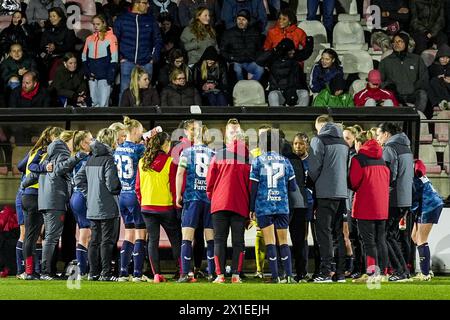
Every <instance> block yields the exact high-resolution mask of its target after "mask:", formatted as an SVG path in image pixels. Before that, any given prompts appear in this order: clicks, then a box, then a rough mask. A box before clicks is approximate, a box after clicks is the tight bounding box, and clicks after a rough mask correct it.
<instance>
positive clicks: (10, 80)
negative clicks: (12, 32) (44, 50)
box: [0, 43, 36, 90]
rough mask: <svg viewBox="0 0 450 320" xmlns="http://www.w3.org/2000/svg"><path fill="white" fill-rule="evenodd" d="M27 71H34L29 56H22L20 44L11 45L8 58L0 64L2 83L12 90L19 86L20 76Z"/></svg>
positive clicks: (34, 66)
mask: <svg viewBox="0 0 450 320" xmlns="http://www.w3.org/2000/svg"><path fill="white" fill-rule="evenodd" d="M28 71H36V63H35V62H34V60H33V59H32V58H31V57H30V56H28V55H26V54H24V52H23V51H22V45H21V44H19V43H16V44H12V45H11V47H10V50H9V57H8V58H6V59H5V60H3V62H2V63H1V64H0V72H1V79H2V83H3V84H4V85H5V86H6V87H7V88H9V89H10V90H13V89H14V88H16V87H18V86H20V82H21V81H22V76H23V75H24V74H25V73H26V72H28Z"/></svg>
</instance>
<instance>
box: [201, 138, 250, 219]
mask: <svg viewBox="0 0 450 320" xmlns="http://www.w3.org/2000/svg"><path fill="white" fill-rule="evenodd" d="M206 194H207V196H208V198H209V199H210V200H211V213H212V214H214V213H215V212H218V211H232V212H235V213H237V214H240V215H241V216H243V217H246V218H248V216H249V209H250V207H249V203H250V160H249V152H248V149H247V147H246V146H245V143H244V142H242V141H234V142H232V143H230V144H228V145H227V146H226V148H225V149H223V150H219V151H218V152H217V153H216V155H215V156H214V157H213V158H212V160H211V163H210V165H209V169H208V174H207V176H206Z"/></svg>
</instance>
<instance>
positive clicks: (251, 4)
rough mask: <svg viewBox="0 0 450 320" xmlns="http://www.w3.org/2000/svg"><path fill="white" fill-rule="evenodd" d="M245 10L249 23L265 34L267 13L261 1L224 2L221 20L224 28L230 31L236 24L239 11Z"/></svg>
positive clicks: (233, 0)
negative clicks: (247, 13) (249, 17)
mask: <svg viewBox="0 0 450 320" xmlns="http://www.w3.org/2000/svg"><path fill="white" fill-rule="evenodd" d="M242 9H246V10H247V11H248V12H250V16H251V22H252V24H254V25H255V26H256V27H257V28H258V30H259V31H260V32H262V33H265V31H266V28H267V13H266V9H265V8H264V4H263V1H261V0H224V1H223V6H222V20H223V21H224V22H225V28H226V29H231V28H233V27H234V25H235V23H236V17H237V14H238V12H239V11H241V10H242Z"/></svg>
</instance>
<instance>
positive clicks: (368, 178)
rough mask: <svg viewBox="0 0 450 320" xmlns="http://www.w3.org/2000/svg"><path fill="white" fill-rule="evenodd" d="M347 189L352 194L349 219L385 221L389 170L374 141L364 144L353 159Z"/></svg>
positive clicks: (387, 207)
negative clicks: (349, 189)
mask: <svg viewBox="0 0 450 320" xmlns="http://www.w3.org/2000/svg"><path fill="white" fill-rule="evenodd" d="M349 180H350V181H349V185H350V188H351V189H352V190H353V191H355V197H354V199H353V210H352V217H353V218H356V219H361V220H386V219H387V218H388V212H389V182H390V171H389V168H388V167H387V166H386V163H385V162H384V160H383V149H382V148H381V146H380V145H379V144H378V142H377V141H376V140H373V139H372V140H369V141H367V142H366V143H364V144H363V145H362V147H361V149H360V150H359V152H358V154H357V155H356V156H354V157H353V158H352V161H351V164H350V174H349Z"/></svg>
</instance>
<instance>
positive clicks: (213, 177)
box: [206, 119, 250, 283]
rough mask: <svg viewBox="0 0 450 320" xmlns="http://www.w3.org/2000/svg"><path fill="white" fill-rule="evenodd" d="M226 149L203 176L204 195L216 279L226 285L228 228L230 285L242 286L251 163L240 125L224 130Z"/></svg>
mask: <svg viewBox="0 0 450 320" xmlns="http://www.w3.org/2000/svg"><path fill="white" fill-rule="evenodd" d="M225 135H226V146H225V148H224V149H222V150H219V151H217V152H216V155H215V156H214V157H213V158H212V160H211V162H210V165H209V168H208V173H207V175H206V194H207V196H208V198H209V199H210V200H211V214H212V220H213V226H214V256H215V259H216V274H217V278H216V280H214V283H225V281H226V280H225V263H226V251H227V238H228V234H229V232H230V227H231V239H232V247H233V256H232V266H231V272H232V278H231V283H241V278H240V273H241V271H242V267H243V264H244V256H245V243H244V232H245V225H246V222H247V221H248V219H249V207H250V160H249V157H250V156H249V151H248V149H247V146H246V144H245V137H244V135H243V133H242V129H241V127H240V124H239V122H237V120H236V119H230V120H229V121H228V123H227V126H226V129H225Z"/></svg>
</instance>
